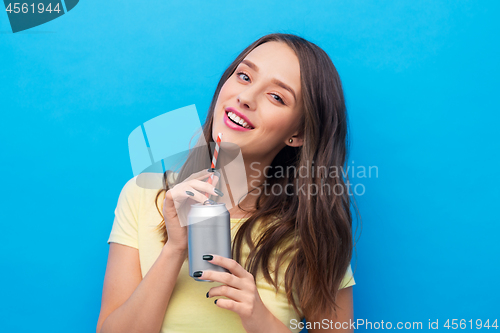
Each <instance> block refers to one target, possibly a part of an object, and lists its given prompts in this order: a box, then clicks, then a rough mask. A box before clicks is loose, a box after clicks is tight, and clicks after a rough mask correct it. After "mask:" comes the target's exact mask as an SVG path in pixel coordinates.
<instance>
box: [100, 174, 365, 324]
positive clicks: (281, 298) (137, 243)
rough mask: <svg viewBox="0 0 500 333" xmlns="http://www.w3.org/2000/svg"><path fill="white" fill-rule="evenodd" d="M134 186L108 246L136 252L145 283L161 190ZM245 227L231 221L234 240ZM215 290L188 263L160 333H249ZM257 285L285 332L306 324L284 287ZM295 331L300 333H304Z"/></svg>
mask: <svg viewBox="0 0 500 333" xmlns="http://www.w3.org/2000/svg"><path fill="white" fill-rule="evenodd" d="M157 176H158V174H141V175H140V177H157ZM136 180H137V176H136V177H134V178H132V179H131V180H129V181H128V182H127V183H126V184H125V186H124V187H123V189H122V191H121V193H120V196H119V199H118V204H117V206H116V209H115V219H114V222H113V227H112V230H111V234H110V237H109V239H108V243H111V242H114V243H119V244H123V245H127V246H130V247H133V248H136V249H138V250H139V257H140V264H141V272H142V277H144V276H145V275H146V273H147V272H148V271H149V269H150V268H151V266H152V265H153V264H154V262H155V261H156V259H157V258H158V256H159V255H160V252H161V250H162V248H163V243H162V241H161V240H162V235H161V233H160V232H158V231H156V230H155V228H156V227H157V226H158V225H159V224H160V223H161V221H162V217H161V215H160V214H159V213H158V211H157V209H156V206H155V197H156V194H157V192H158V189H159V188H160V187H158V188H157V189H151V188H143V187H141V186H138V185H137V183H136ZM142 180H144V179H142ZM163 198H164V195H161V196H160V197H159V199H158V203H159V208H160V209H161V207H162V202H163ZM243 221H244V220H243V219H233V218H232V219H231V236H232V237H233V239H234V236H235V233H236V231H237V229H238V226H239V225H241V223H242V222H243ZM242 250H243V260H245V258H246V257H245V255H247V254H248V252H249V249H248V247H247V248H243V249H242ZM271 262H272V261H271ZM285 269H286V267H280V274H282V273H283V272H284V271H285ZM271 276H273V275H271ZM280 276H283V275H280ZM279 281H282V279H280V280H279ZM354 284H355V282H354V278H353V276H352V270H351V266H349V268H348V270H347V272H346V274H345V277H344V279H343V281H342V284H341V286H342V288H346V287H349V286H352V285H354ZM217 285H220V284H219V283H215V282H198V281H195V280H194V279H193V278H191V277H190V276H189V265H188V261H187V260H186V261H185V262H184V264H183V265H182V268H181V270H180V272H179V276H178V278H177V282H176V284H175V287H174V290H173V293H172V296H171V298H170V301H169V305H168V308H167V311H166V313H165V317H164V320H163V324H162V329H161V331H160V332H200V331H203V332H207V333H210V332H217V333H223V332H228V333H237V332H245V330H244V329H243V326H242V325H241V320H240V318H239V316H238V315H237V314H236V313H234V312H232V311H229V310H225V309H221V308H219V307H217V306H216V305H215V304H214V299H211V298H206V296H205V295H206V293H207V291H208V290H209V289H210V288H212V287H214V286H217ZM256 285H257V289H258V291H259V295H260V297H261V299H262V302H263V303H264V304H265V306H266V307H267V308H268V309H269V310H270V311H271V312H272V313H273V314H274V315H275V316H276V317H277V318H278V319H279V320H281V321H282V322H283V323H284V324H285V325H286V326H287V327H289V328H290V323H291V320H292V319H295V320H297V321H301V320H302V318H300V316H299V315H298V314H297V313H296V312H295V311H294V309H293V307H292V306H290V305H289V304H288V300H287V297H286V294H285V289H284V287H283V283H282V282H281V283H280V285H279V290H278V293H276V290H275V288H274V287H273V286H272V285H269V284H268V283H267V281H266V280H265V279H264V277H262V275H261V274H258V275H257V277H256ZM291 331H292V332H299V331H300V330H299V329H296V330H291Z"/></svg>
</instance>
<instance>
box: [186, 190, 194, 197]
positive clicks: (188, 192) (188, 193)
mask: <svg viewBox="0 0 500 333" xmlns="http://www.w3.org/2000/svg"><path fill="white" fill-rule="evenodd" d="M186 194H187V195H190V196H192V197H194V193H193V192H191V191H186Z"/></svg>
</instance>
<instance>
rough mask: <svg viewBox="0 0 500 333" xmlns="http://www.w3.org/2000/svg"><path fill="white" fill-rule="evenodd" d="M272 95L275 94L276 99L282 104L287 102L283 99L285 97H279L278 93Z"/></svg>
mask: <svg viewBox="0 0 500 333" xmlns="http://www.w3.org/2000/svg"><path fill="white" fill-rule="evenodd" d="M271 96H273V98H274V99H275V100H277V101H278V102H280V103H281V104H285V102H284V101H283V99H281V97H279V96H278V95H276V94H271Z"/></svg>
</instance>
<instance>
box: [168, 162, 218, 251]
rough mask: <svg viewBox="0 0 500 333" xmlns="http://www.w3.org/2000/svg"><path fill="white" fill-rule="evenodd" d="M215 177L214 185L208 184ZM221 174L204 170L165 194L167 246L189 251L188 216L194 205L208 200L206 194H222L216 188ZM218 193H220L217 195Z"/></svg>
mask: <svg viewBox="0 0 500 333" xmlns="http://www.w3.org/2000/svg"><path fill="white" fill-rule="evenodd" d="M209 170H210V169H209ZM212 174H213V175H214V179H213V182H212V184H209V183H207V182H206V181H207V179H208V177H209V176H210V175H212ZM219 177H220V174H219V173H218V172H217V171H215V172H209V171H208V170H203V171H200V172H197V173H194V174H192V175H191V176H189V177H188V178H186V179H185V180H184V181H183V182H182V183H179V184H177V185H175V186H174V187H173V188H171V189H169V190H168V191H167V193H166V194H165V200H164V202H163V218H164V220H165V227H166V228H167V234H168V240H167V243H166V244H165V246H167V245H168V246H169V247H171V248H173V249H176V250H179V251H186V250H187V246H188V245H187V244H188V240H187V228H186V226H187V214H188V213H189V209H190V208H191V205H192V204H195V203H197V202H200V203H203V202H205V201H206V200H208V198H207V197H206V196H205V194H204V192H206V193H209V194H214V195H219V194H221V192H220V191H219V190H218V189H216V188H215V185H217V182H218V181H219ZM217 192H218V193H217Z"/></svg>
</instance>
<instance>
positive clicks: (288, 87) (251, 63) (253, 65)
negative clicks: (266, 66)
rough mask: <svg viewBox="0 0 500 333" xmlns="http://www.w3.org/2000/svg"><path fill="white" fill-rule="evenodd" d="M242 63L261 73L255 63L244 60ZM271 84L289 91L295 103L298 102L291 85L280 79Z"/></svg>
mask: <svg viewBox="0 0 500 333" xmlns="http://www.w3.org/2000/svg"><path fill="white" fill-rule="evenodd" d="M241 63H242V64H245V65H247V66H248V67H250V68H251V69H253V70H254V71H256V72H257V73H258V72H259V67H257V65H256V64H254V63H253V62H251V61H250V60H247V59H244V60H242V61H241ZM271 82H272V83H273V84H275V85H277V86H280V87H281V88H283V89H286V90H288V91H289V92H290V93H291V94H292V96H293V99H294V100H295V102H296V101H297V97H296V96H295V91H293V89H292V88H291V87H290V86H289V85H287V84H285V83H283V82H281V81H280V80H278V79H273V80H272V81H271Z"/></svg>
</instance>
